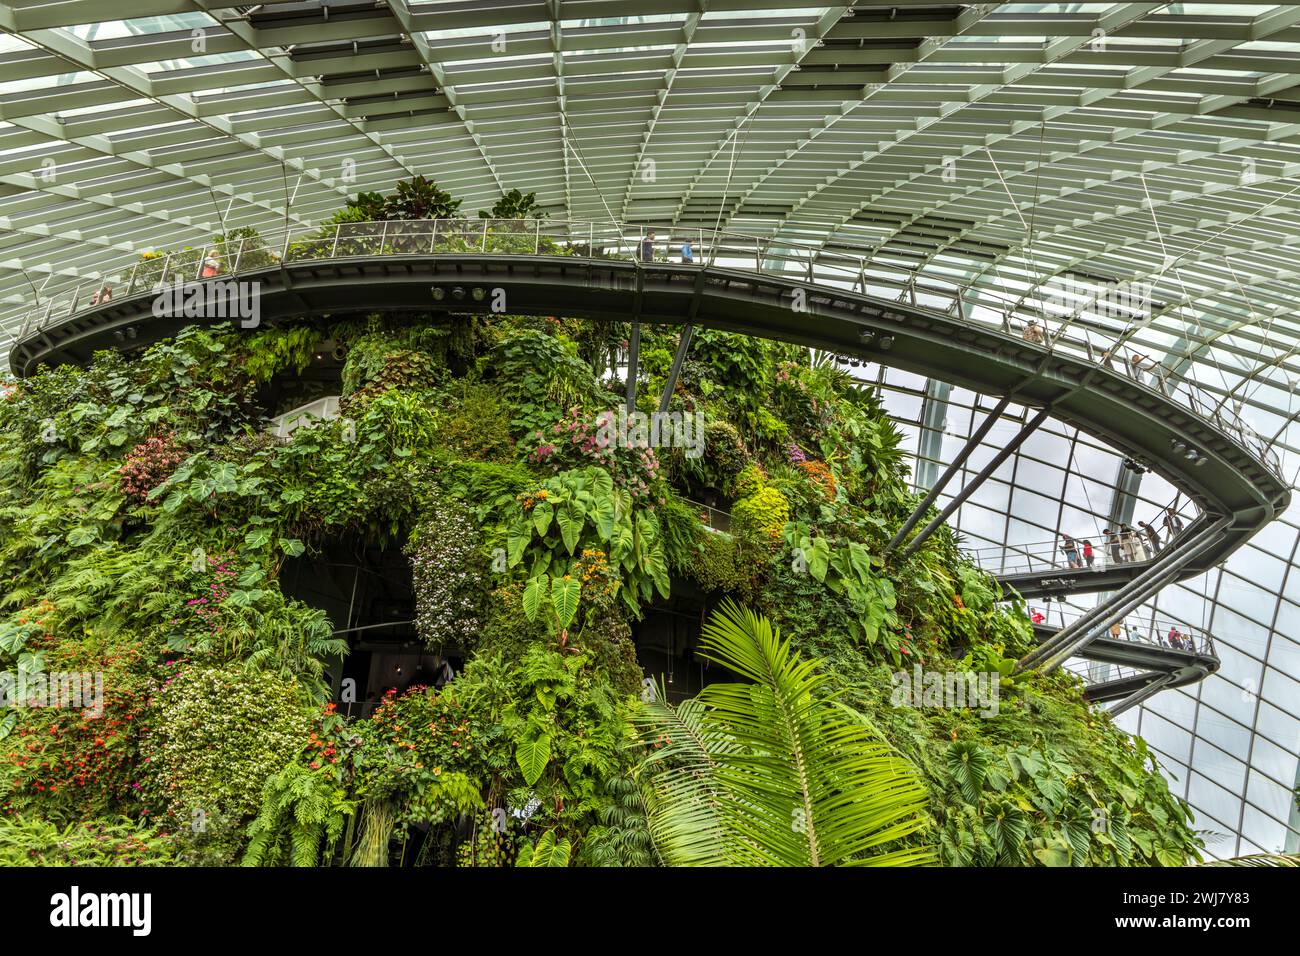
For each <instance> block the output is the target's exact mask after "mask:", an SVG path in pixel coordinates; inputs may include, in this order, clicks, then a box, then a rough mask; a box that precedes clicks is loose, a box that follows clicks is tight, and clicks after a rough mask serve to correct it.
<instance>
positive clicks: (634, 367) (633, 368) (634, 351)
mask: <svg viewBox="0 0 1300 956" xmlns="http://www.w3.org/2000/svg"><path fill="white" fill-rule="evenodd" d="M640 360H641V323H640V322H633V323H632V334H631V335H630V336H629V337H628V340H627V410H628V414H631V413H632V412H634V411H636V377H637V375H638V365H640Z"/></svg>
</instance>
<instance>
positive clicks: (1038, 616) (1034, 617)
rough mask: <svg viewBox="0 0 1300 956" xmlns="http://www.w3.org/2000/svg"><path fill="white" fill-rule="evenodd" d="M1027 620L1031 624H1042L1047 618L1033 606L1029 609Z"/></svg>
mask: <svg viewBox="0 0 1300 956" xmlns="http://www.w3.org/2000/svg"><path fill="white" fill-rule="evenodd" d="M1029 620H1030V622H1031V623H1033V624H1042V623H1044V622H1045V621H1046V620H1047V618H1046V617H1045V616H1044V615H1043V612H1042V611H1040V610H1038V608H1036V607H1035V608H1030V609H1029Z"/></svg>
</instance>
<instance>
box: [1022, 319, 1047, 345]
mask: <svg viewBox="0 0 1300 956" xmlns="http://www.w3.org/2000/svg"><path fill="white" fill-rule="evenodd" d="M1024 336H1025V341H1026V342H1033V343H1034V344H1035V345H1042V344H1043V327H1042V326H1041V325H1039V324H1038V320H1037V319H1030V320H1029V324H1027V325H1026V326H1025V331H1024Z"/></svg>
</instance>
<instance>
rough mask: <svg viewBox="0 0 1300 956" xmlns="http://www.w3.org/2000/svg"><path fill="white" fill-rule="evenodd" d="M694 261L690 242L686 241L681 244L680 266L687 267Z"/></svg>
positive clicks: (693, 252) (693, 251)
mask: <svg viewBox="0 0 1300 956" xmlns="http://www.w3.org/2000/svg"><path fill="white" fill-rule="evenodd" d="M694 261H695V250H694V249H692V248H691V240H689V239H686V240H684V241H683V242H682V265H685V266H688V265H690V264H691V263H693V262H694Z"/></svg>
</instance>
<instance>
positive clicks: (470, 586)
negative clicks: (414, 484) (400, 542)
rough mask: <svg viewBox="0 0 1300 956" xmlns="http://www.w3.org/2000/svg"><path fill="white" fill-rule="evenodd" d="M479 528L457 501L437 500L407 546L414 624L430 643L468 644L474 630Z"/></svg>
mask: <svg viewBox="0 0 1300 956" xmlns="http://www.w3.org/2000/svg"><path fill="white" fill-rule="evenodd" d="M478 545H479V534H478V529H477V528H476V527H475V526H474V524H473V522H471V521H470V519H469V516H468V515H467V514H466V513H465V511H464V509H463V508H462V507H460V506H459V505H457V504H455V503H452V502H448V501H446V500H443V499H439V500H437V501H435V502H434V504H433V506H432V508H431V509H430V510H429V512H428V513H427V514H426V515H425V518H424V520H422V521H421V522H420V524H419V525H418V526H417V527H416V529H415V532H414V534H412V536H411V541H410V543H409V544H408V545H407V547H406V556H407V558H409V559H410V561H411V574H412V579H413V584H414V586H415V627H416V630H417V631H418V632H419V634H420V636H421V637H422V638H423V639H424V641H425V643H426V644H428V645H429V646H441V645H451V646H460V647H465V646H467V645H469V644H470V643H471V642H472V641H473V638H474V636H475V635H477V633H478V631H479V620H478V609H479V601H478V596H479V593H480V590H481V586H482V568H481V567H480V565H481V563H482V562H481V560H480V557H481V556H480V553H479V546H478Z"/></svg>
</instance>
